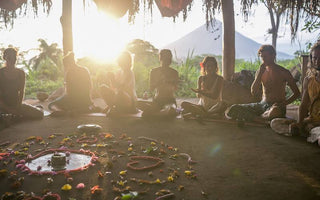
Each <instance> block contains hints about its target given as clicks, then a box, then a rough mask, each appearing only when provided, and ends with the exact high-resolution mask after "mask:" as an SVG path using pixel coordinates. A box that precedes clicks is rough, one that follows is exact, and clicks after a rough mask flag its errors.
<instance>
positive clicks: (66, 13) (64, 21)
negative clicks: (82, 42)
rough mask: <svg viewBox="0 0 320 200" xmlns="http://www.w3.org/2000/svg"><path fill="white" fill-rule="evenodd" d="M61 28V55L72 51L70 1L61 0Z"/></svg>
mask: <svg viewBox="0 0 320 200" xmlns="http://www.w3.org/2000/svg"><path fill="white" fill-rule="evenodd" d="M60 22H61V26H62V34H63V35H62V43H63V54H64V55H66V54H67V53H68V52H70V51H73V35H72V0H62V16H61V18H60Z"/></svg>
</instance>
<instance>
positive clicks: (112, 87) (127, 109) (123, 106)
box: [100, 51, 137, 116]
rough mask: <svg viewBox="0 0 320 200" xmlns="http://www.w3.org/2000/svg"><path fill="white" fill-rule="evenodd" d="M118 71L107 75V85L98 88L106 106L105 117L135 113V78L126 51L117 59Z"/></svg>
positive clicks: (128, 54) (130, 60)
mask: <svg viewBox="0 0 320 200" xmlns="http://www.w3.org/2000/svg"><path fill="white" fill-rule="evenodd" d="M117 61H118V65H119V67H120V70H119V71H118V72H117V73H115V74H114V73H112V72H109V73H108V74H107V77H106V78H107V80H106V82H107V84H103V85H101V86H100V94H101V96H102V98H103V100H104V101H105V103H106V104H107V107H106V108H105V112H106V114H107V116H110V115H112V114H116V113H118V114H121V113H122V114H131V113H132V114H134V113H137V109H136V102H137V95H136V87H135V76H134V72H133V71H132V58H131V54H130V53H129V52H128V51H125V52H122V53H121V55H120V56H119V58H118V60H117Z"/></svg>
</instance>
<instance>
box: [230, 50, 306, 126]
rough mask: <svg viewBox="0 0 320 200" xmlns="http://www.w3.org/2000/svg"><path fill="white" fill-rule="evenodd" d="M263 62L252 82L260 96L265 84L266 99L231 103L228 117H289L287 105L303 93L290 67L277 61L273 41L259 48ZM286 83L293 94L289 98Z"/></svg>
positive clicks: (264, 93)
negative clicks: (285, 66)
mask: <svg viewBox="0 0 320 200" xmlns="http://www.w3.org/2000/svg"><path fill="white" fill-rule="evenodd" d="M258 54H259V56H260V57H261V59H262V64H261V66H260V68H259V69H258V70H257V72H256V77H255V80H254V81H253V83H252V85H251V93H252V95H254V96H256V97H258V96H259V95H260V94H261V93H260V88H261V85H262V91H263V94H262V101H261V102H258V103H250V104H235V105H233V106H231V108H230V110H229V112H228V113H227V115H226V116H227V117H228V118H231V119H235V120H239V121H257V122H264V121H265V120H271V119H274V118H278V117H285V115H286V105H288V104H290V103H292V102H293V101H294V100H296V99H297V98H298V97H299V96H300V91H299V89H298V87H297V85H296V83H295V80H294V78H293V76H292V75H291V73H290V72H289V70H287V69H285V68H283V67H281V66H280V65H278V64H276V63H275V58H276V51H275V49H274V48H273V46H271V45H262V46H261V47H260V49H259V50H258ZM286 85H288V86H289V88H290V89H291V90H292V92H293V94H292V95H291V96H290V97H289V98H286Z"/></svg>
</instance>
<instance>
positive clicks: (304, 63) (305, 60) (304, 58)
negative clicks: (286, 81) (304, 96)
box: [300, 55, 309, 93]
mask: <svg viewBox="0 0 320 200" xmlns="http://www.w3.org/2000/svg"><path fill="white" fill-rule="evenodd" d="M300 58H301V63H302V64H301V85H302V86H303V80H304V77H306V73H307V69H308V62H309V55H301V56H300ZM301 93H303V87H302V89H301Z"/></svg>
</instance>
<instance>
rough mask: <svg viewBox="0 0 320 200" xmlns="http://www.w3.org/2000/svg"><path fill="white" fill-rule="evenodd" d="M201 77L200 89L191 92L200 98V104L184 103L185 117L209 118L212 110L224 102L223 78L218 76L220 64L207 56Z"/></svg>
mask: <svg viewBox="0 0 320 200" xmlns="http://www.w3.org/2000/svg"><path fill="white" fill-rule="evenodd" d="M200 66H201V74H202V75H201V76H200V77H199V78H198V88H197V89H193V88H191V90H192V91H193V92H195V93H197V97H198V98H200V100H199V103H198V104H192V103H190V102H186V101H185V102H182V103H181V108H182V109H183V111H182V113H183V115H182V116H183V117H184V118H189V117H196V116H199V117H209V115H211V114H212V112H211V111H210V110H211V108H213V107H217V104H218V103H219V102H222V89H223V77H222V76H220V75H218V72H219V67H218V62H217V60H216V59H215V57H213V56H206V57H205V58H204V59H203V61H202V62H201V63H200Z"/></svg>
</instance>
